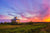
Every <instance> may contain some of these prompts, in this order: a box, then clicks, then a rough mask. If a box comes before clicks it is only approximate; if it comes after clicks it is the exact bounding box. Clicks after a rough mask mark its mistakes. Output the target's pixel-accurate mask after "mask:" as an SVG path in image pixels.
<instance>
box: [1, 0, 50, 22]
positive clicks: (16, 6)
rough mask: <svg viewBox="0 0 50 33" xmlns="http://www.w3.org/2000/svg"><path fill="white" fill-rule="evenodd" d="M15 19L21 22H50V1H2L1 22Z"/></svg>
mask: <svg viewBox="0 0 50 33" xmlns="http://www.w3.org/2000/svg"><path fill="white" fill-rule="evenodd" d="M14 17H18V19H20V21H21V22H29V21H33V22H50V0H0V22H1V21H9V22H10V20H11V19H13V18H14Z"/></svg>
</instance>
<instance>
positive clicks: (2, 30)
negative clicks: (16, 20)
mask: <svg viewBox="0 0 50 33" xmlns="http://www.w3.org/2000/svg"><path fill="white" fill-rule="evenodd" d="M46 27H47V24H44V23H36V24H32V25H29V24H28V25H0V33H41V32H46V31H45V30H44V31H42V29H43V28H46ZM47 33H48V32H47Z"/></svg>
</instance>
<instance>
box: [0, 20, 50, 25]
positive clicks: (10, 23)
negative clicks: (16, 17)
mask: <svg viewBox="0 0 50 33" xmlns="http://www.w3.org/2000/svg"><path fill="white" fill-rule="evenodd" d="M35 23H41V24H45V23H50V22H32V21H30V22H26V23H17V22H13V21H12V22H4V23H2V22H1V23H0V24H9V25H23V24H25V25H27V24H30V25H32V24H35Z"/></svg>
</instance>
